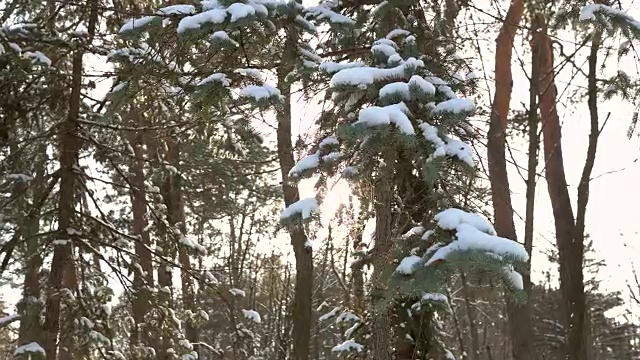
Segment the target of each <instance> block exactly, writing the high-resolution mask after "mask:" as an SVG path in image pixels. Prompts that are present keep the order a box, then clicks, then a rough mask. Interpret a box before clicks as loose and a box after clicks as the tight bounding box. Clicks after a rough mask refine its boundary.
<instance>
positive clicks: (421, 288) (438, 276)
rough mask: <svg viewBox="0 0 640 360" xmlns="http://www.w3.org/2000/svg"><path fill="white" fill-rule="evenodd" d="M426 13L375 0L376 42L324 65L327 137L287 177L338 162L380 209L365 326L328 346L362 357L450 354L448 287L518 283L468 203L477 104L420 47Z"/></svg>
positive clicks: (510, 247)
mask: <svg viewBox="0 0 640 360" xmlns="http://www.w3.org/2000/svg"><path fill="white" fill-rule="evenodd" d="M423 11H424V10H423V8H422V5H421V3H420V2H418V1H384V2H381V3H380V5H379V6H378V7H377V8H376V9H375V10H373V11H372V12H371V15H372V19H371V21H370V23H369V24H370V26H371V27H372V29H373V32H374V34H375V37H376V38H377V39H378V40H375V41H374V43H373V44H371V53H372V58H371V59H370V61H368V64H369V66H367V64H364V63H342V64H338V63H326V64H323V65H321V69H322V70H323V71H326V72H327V73H329V74H331V75H332V77H331V80H330V90H329V95H330V96H331V97H332V100H333V103H334V110H332V111H329V112H326V113H324V114H323V115H322V116H321V118H320V126H321V128H322V129H323V130H324V134H325V137H324V138H323V139H321V141H320V142H319V144H318V148H317V152H315V153H314V154H312V155H310V156H309V157H307V158H304V159H302V160H301V161H300V162H299V163H298V164H297V166H296V167H295V168H294V169H293V170H292V174H291V175H292V176H297V177H299V178H303V177H305V176H309V175H311V174H312V173H313V170H314V169H316V168H323V169H328V170H330V171H329V174H331V173H332V172H333V171H334V170H335V167H336V163H340V164H341V165H345V167H344V168H343V170H342V176H345V177H348V178H350V179H351V180H352V181H353V183H354V185H356V186H359V187H363V186H364V187H368V188H369V189H370V192H369V193H370V194H371V195H370V196H369V197H368V198H367V197H365V198H361V199H360V200H361V201H365V202H368V203H370V204H372V206H373V209H374V213H375V234H374V238H375V245H374V247H373V249H372V251H371V253H370V259H371V262H372V264H373V275H372V279H371V280H370V282H369V293H370V298H371V307H370V308H369V311H368V313H367V314H364V315H365V318H364V319H362V320H356V321H362V322H364V323H366V325H368V326H359V327H358V328H357V329H355V330H354V331H349V332H348V333H347V334H346V335H347V336H348V337H351V338H349V339H348V340H347V341H345V342H344V343H343V344H341V345H339V346H337V347H336V348H335V350H336V351H354V352H355V353H361V352H363V351H367V352H368V353H369V355H368V356H372V357H373V358H375V359H390V358H391V357H392V356H395V357H396V358H400V359H411V358H415V356H418V357H425V356H431V357H434V358H450V357H452V354H450V353H449V352H448V350H446V349H445V348H444V345H443V343H442V342H441V341H439V339H438V337H439V336H438V335H439V333H438V332H439V329H440V326H439V323H438V321H437V318H436V312H437V311H438V310H445V309H446V308H447V302H446V297H445V296H444V295H443V294H444V287H445V286H446V284H447V282H448V280H450V279H451V278H452V277H454V276H456V274H457V273H458V271H459V269H467V270H469V268H471V269H472V270H473V272H475V273H476V274H479V273H487V272H489V273H494V274H498V275H501V276H502V277H503V278H504V279H505V282H506V284H507V286H508V287H510V288H513V289H517V288H519V287H521V286H522V284H521V279H520V277H519V274H517V273H516V272H515V271H514V269H513V265H514V264H517V263H518V262H521V261H526V260H527V257H528V256H527V253H526V251H525V250H524V248H522V247H521V246H520V245H519V244H517V243H515V242H513V241H511V240H508V239H503V238H498V237H496V236H495V231H494V230H493V227H492V226H491V224H490V223H489V222H488V221H487V220H486V219H484V218H483V217H481V216H480V215H478V214H475V213H473V212H472V210H473V209H471V208H469V206H465V202H464V201H463V199H464V198H465V189H467V188H468V187H469V184H470V181H471V180H472V179H473V178H474V171H475V169H474V166H475V164H474V159H473V156H472V151H471V147H470V146H469V145H468V144H466V143H465V142H463V141H461V140H460V137H471V135H473V134H469V130H468V129H469V128H470V127H469V126H467V124H468V123H467V117H468V116H469V115H470V114H472V113H473V112H474V110H475V105H474V103H473V102H472V101H471V100H469V99H466V98H460V97H459V96H458V94H459V93H461V92H462V91H463V90H464V87H465V82H464V81H463V80H462V79H460V78H459V77H457V76H453V75H451V67H450V66H447V64H446V63H443V61H447V59H446V57H445V56H442V55H441V52H439V51H436V50H438V49H436V50H433V49H432V50H431V51H430V52H429V54H428V55H425V54H423V53H421V52H420V50H421V48H422V47H421V46H420V42H421V41H427V40H428V38H427V39H421V38H419V37H417V35H418V34H420V35H422V36H423V37H424V36H427V35H428V34H425V31H424V27H421V26H420V25H421V24H420V17H422V18H424V12H423ZM419 14H422V16H418V15H419ZM443 50H445V51H442V53H445V54H447V53H449V52H450V51H449V50H447V49H443ZM454 68H455V66H454ZM456 135H458V136H456ZM309 204H311V205H313V201H312V200H302V201H301V202H300V203H298V204H294V206H292V207H291V209H292V210H293V209H297V210H298V211H299V212H303V214H304V211H306V210H308V209H309V208H308V207H307V206H306V205H309ZM403 234H404V235H403ZM345 316H349V314H347V315H345ZM364 345H366V346H364ZM365 349H366V350H365ZM392 349H395V350H392Z"/></svg>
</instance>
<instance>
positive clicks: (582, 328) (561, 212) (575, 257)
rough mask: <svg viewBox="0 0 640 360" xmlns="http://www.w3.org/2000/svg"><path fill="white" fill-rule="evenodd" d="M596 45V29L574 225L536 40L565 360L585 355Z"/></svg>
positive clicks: (549, 59)
mask: <svg viewBox="0 0 640 360" xmlns="http://www.w3.org/2000/svg"><path fill="white" fill-rule="evenodd" d="M600 41H601V33H600V31H599V30H596V32H595V33H594V34H593V37H592V45H591V53H590V56H589V74H588V105H589V112H590V123H591V133H590V135H589V145H588V149H587V158H586V161H585V165H584V168H583V172H582V176H581V178H580V184H579V185H578V209H577V217H576V218H575V221H574V215H573V209H572V206H571V199H570V197H569V191H568V189H567V181H566V176H565V172H564V159H563V156H562V142H561V137H562V133H561V127H560V119H559V116H558V112H557V109H556V96H557V93H556V86H555V82H554V72H553V71H554V69H553V66H554V64H553V48H552V44H551V39H550V37H549V35H548V33H547V28H546V26H544V27H543V29H542V32H541V36H540V42H541V51H542V53H541V56H540V68H541V81H540V86H541V88H540V110H541V116H542V122H543V135H544V153H545V161H546V163H547V164H546V177H547V186H548V192H549V197H550V198H551V204H552V207H553V216H554V220H555V228H556V242H557V246H558V252H559V262H560V290H561V293H562V298H563V308H564V309H563V312H564V314H565V319H564V322H565V329H566V332H567V333H566V336H567V359H569V360H582V359H587V356H588V342H587V340H588V323H587V320H588V317H587V305H586V298H585V291H584V276H583V273H582V264H583V261H584V230H585V215H586V209H587V203H588V200H589V181H590V178H591V171H592V169H593V165H594V162H595V156H596V150H597V143H598V136H599V134H600V129H599V125H598V108H597V101H598V100H597V96H598V89H597V84H596V71H597V52H598V50H599V48H600Z"/></svg>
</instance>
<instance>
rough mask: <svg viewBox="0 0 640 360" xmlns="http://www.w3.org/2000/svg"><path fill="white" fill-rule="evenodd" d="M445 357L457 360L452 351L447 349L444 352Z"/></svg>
mask: <svg viewBox="0 0 640 360" xmlns="http://www.w3.org/2000/svg"><path fill="white" fill-rule="evenodd" d="M444 357H445V358H446V359H447V360H456V357H455V356H453V354H452V353H451V351H449V350H446V349H445V350H444Z"/></svg>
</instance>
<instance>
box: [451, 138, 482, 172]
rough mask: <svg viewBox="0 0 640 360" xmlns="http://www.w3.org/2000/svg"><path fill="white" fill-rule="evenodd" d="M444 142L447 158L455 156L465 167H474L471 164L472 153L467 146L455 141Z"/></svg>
mask: <svg viewBox="0 0 640 360" xmlns="http://www.w3.org/2000/svg"><path fill="white" fill-rule="evenodd" d="M446 141H447V144H446V146H445V153H446V154H447V155H448V156H455V157H457V158H458V159H460V160H462V161H463V162H465V163H466V164H467V165H469V166H471V167H474V166H475V163H474V162H473V151H472V149H471V146H469V144H467V143H465V142H463V141H460V140H455V139H447V140H446Z"/></svg>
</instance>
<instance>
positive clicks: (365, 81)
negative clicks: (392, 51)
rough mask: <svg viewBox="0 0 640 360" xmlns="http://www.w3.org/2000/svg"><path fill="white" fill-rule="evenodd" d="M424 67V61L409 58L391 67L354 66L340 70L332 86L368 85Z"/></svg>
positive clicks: (397, 77) (334, 77) (332, 79)
mask: <svg viewBox="0 0 640 360" xmlns="http://www.w3.org/2000/svg"><path fill="white" fill-rule="evenodd" d="M418 67H424V62H423V61H422V60H418V59H415V58H409V59H407V60H406V61H405V62H404V63H402V64H400V65H398V66H396V67H393V68H389V69H380V68H374V67H367V66H365V67H353V68H347V69H342V70H340V71H338V72H337V73H336V74H335V75H333V77H332V78H331V82H330V84H331V87H336V86H344V85H353V86H368V85H371V84H373V83H375V82H378V81H382V80H390V79H400V78H403V77H405V76H406V73H407V71H408V70H410V69H413V68H418Z"/></svg>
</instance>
